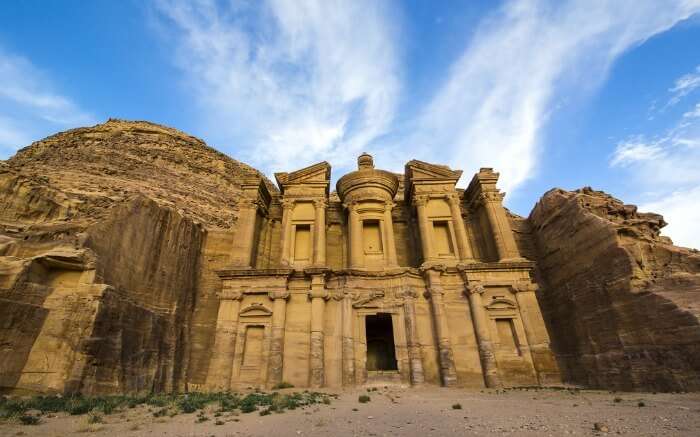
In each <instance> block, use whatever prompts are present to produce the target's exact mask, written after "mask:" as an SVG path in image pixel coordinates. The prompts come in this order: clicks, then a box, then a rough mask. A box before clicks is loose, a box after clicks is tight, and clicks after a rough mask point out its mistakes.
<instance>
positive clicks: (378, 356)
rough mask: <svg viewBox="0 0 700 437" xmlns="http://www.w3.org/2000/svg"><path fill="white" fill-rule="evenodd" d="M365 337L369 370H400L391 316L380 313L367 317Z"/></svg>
mask: <svg viewBox="0 0 700 437" xmlns="http://www.w3.org/2000/svg"><path fill="white" fill-rule="evenodd" d="M365 336H366V338H367V370H368V371H387V370H388V371H392V370H393V371H395V370H398V367H397V365H396V349H395V347H394V325H393V323H392V321H391V314H387V313H379V314H375V315H370V316H366V317H365Z"/></svg>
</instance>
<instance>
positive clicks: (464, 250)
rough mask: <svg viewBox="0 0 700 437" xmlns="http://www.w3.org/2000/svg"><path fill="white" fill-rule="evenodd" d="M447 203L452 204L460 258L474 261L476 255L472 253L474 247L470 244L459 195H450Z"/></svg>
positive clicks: (451, 210) (453, 222) (451, 208)
mask: <svg viewBox="0 0 700 437" xmlns="http://www.w3.org/2000/svg"><path fill="white" fill-rule="evenodd" d="M447 203H449V205H450V212H451V213H452V224H453V225H454V228H455V234H457V247H458V249H459V258H460V260H462V261H473V260H474V255H473V254H472V248H471V246H470V245H469V238H468V237H467V230H466V228H465V227H464V220H462V210H461V208H460V207H459V196H458V195H457V194H450V195H448V196H447Z"/></svg>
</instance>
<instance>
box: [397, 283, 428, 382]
mask: <svg viewBox="0 0 700 437" xmlns="http://www.w3.org/2000/svg"><path fill="white" fill-rule="evenodd" d="M400 297H403V299H404V304H403V309H404V320H405V323H406V334H407V336H406V343H407V344H406V346H407V347H408V359H409V365H410V370H411V384H412V385H420V384H423V383H424V382H425V374H424V372H423V357H422V353H421V346H420V341H419V340H418V323H417V320H416V298H417V297H418V293H416V292H415V291H413V290H410V289H408V290H405V291H403V293H401V296H400Z"/></svg>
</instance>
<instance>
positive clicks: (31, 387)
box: [0, 120, 274, 393]
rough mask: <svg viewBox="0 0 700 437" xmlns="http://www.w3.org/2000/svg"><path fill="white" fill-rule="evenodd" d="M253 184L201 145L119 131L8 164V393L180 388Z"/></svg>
mask: <svg viewBox="0 0 700 437" xmlns="http://www.w3.org/2000/svg"><path fill="white" fill-rule="evenodd" d="M249 175H258V173H257V172H256V171H255V170H254V169H252V168H250V167H248V166H246V165H245V164H242V163H240V162H237V161H235V160H233V159H230V158H228V157H226V156H225V155H223V154H221V153H219V152H217V151H215V150H213V149H211V148H209V147H207V146H206V145H205V144H204V143H203V142H202V141H201V140H198V139H196V138H193V137H191V136H188V135H186V134H184V133H182V132H179V131H177V130H175V129H170V128H166V127H163V126H158V125H155V124H152V123H146V122H126V121H120V120H110V121H108V122H107V123H104V124H101V125H97V126H94V127H91V128H81V129H75V130H72V131H68V132H64V133H59V134H57V135H53V136H51V137H49V138H46V139H44V140H42V141H39V142H36V143H34V144H32V145H31V146H29V147H27V148H25V149H23V150H21V151H19V152H18V153H17V155H15V156H14V157H13V158H11V159H10V160H8V161H6V162H3V163H1V165H0V390H2V389H4V390H10V389H12V390H15V391H19V392H33V391H55V392H74V391H82V392H84V393H110V392H134V391H152V390H154V391H159V390H172V389H182V388H183V385H184V383H185V380H186V371H187V367H188V363H189V356H190V348H191V346H192V342H190V341H189V338H190V334H192V335H193V337H194V338H204V339H207V338H209V337H211V335H207V334H206V332H208V331H210V330H213V329H214V326H213V324H214V322H215V321H214V322H210V323H207V322H206V320H207V318H206V317H204V316H202V315H201V314H205V315H206V313H207V305H208V302H209V306H210V307H211V306H213V308H211V309H209V310H208V312H210V313H211V312H213V313H214V314H215V313H216V308H217V306H216V304H217V302H216V301H211V299H209V300H208V298H209V297H210V295H211V294H214V293H216V291H217V289H216V287H213V288H212V287H211V286H209V287H207V288H206V290H207V292H206V293H204V292H201V290H202V289H203V287H202V286H203V285H211V284H208V283H207V281H206V278H207V277H210V276H211V275H212V274H213V273H212V272H211V270H212V269H213V268H214V267H213V266H216V265H217V262H218V263H220V264H223V263H225V262H226V260H223V259H221V257H220V256H219V257H218V258H217V256H216V253H214V254H213V255H212V249H211V247H212V246H214V247H215V246H216V244H215V241H218V240H221V239H224V240H226V239H227V238H228V239H230V238H231V237H230V235H231V234H232V229H234V228H235V225H236V221H237V218H238V207H237V203H236V202H237V199H238V198H239V194H240V191H241V188H240V187H241V180H242V179H243V178H244V177H246V176H249ZM270 189H271V190H274V187H272V186H271V185H270ZM210 234H211V235H213V236H214V237H213V240H214V242H212V241H211V240H208V239H207V237H208V235H210ZM213 251H214V252H216V251H215V250H213ZM203 254H204V255H208V256H203ZM195 302H199V304H200V305H199V307H200V310H199V311H198V312H195ZM202 332H205V334H201V333H202ZM196 347H198V348H200V349H206V347H207V345H206V344H203V345H202V344H199V343H198V344H196ZM207 358H208V357H207V356H206V355H204V356H203V358H201V359H203V360H206V359H207ZM195 364H196V363H195ZM201 366H206V363H205V364H202V365H201ZM201 366H200V367H201ZM193 368H195V369H196V368H197V366H196V365H195V366H193ZM194 379H196V378H194Z"/></svg>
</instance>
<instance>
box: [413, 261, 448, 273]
mask: <svg viewBox="0 0 700 437" xmlns="http://www.w3.org/2000/svg"><path fill="white" fill-rule="evenodd" d="M418 270H419V271H420V272H421V273H422V274H423V275H424V276H425V275H428V276H434V275H436V274H437V275H438V276H439V275H441V274H443V273H445V271H447V267H446V266H445V265H443V264H428V263H423V264H422V265H421V266H420V267H418Z"/></svg>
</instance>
